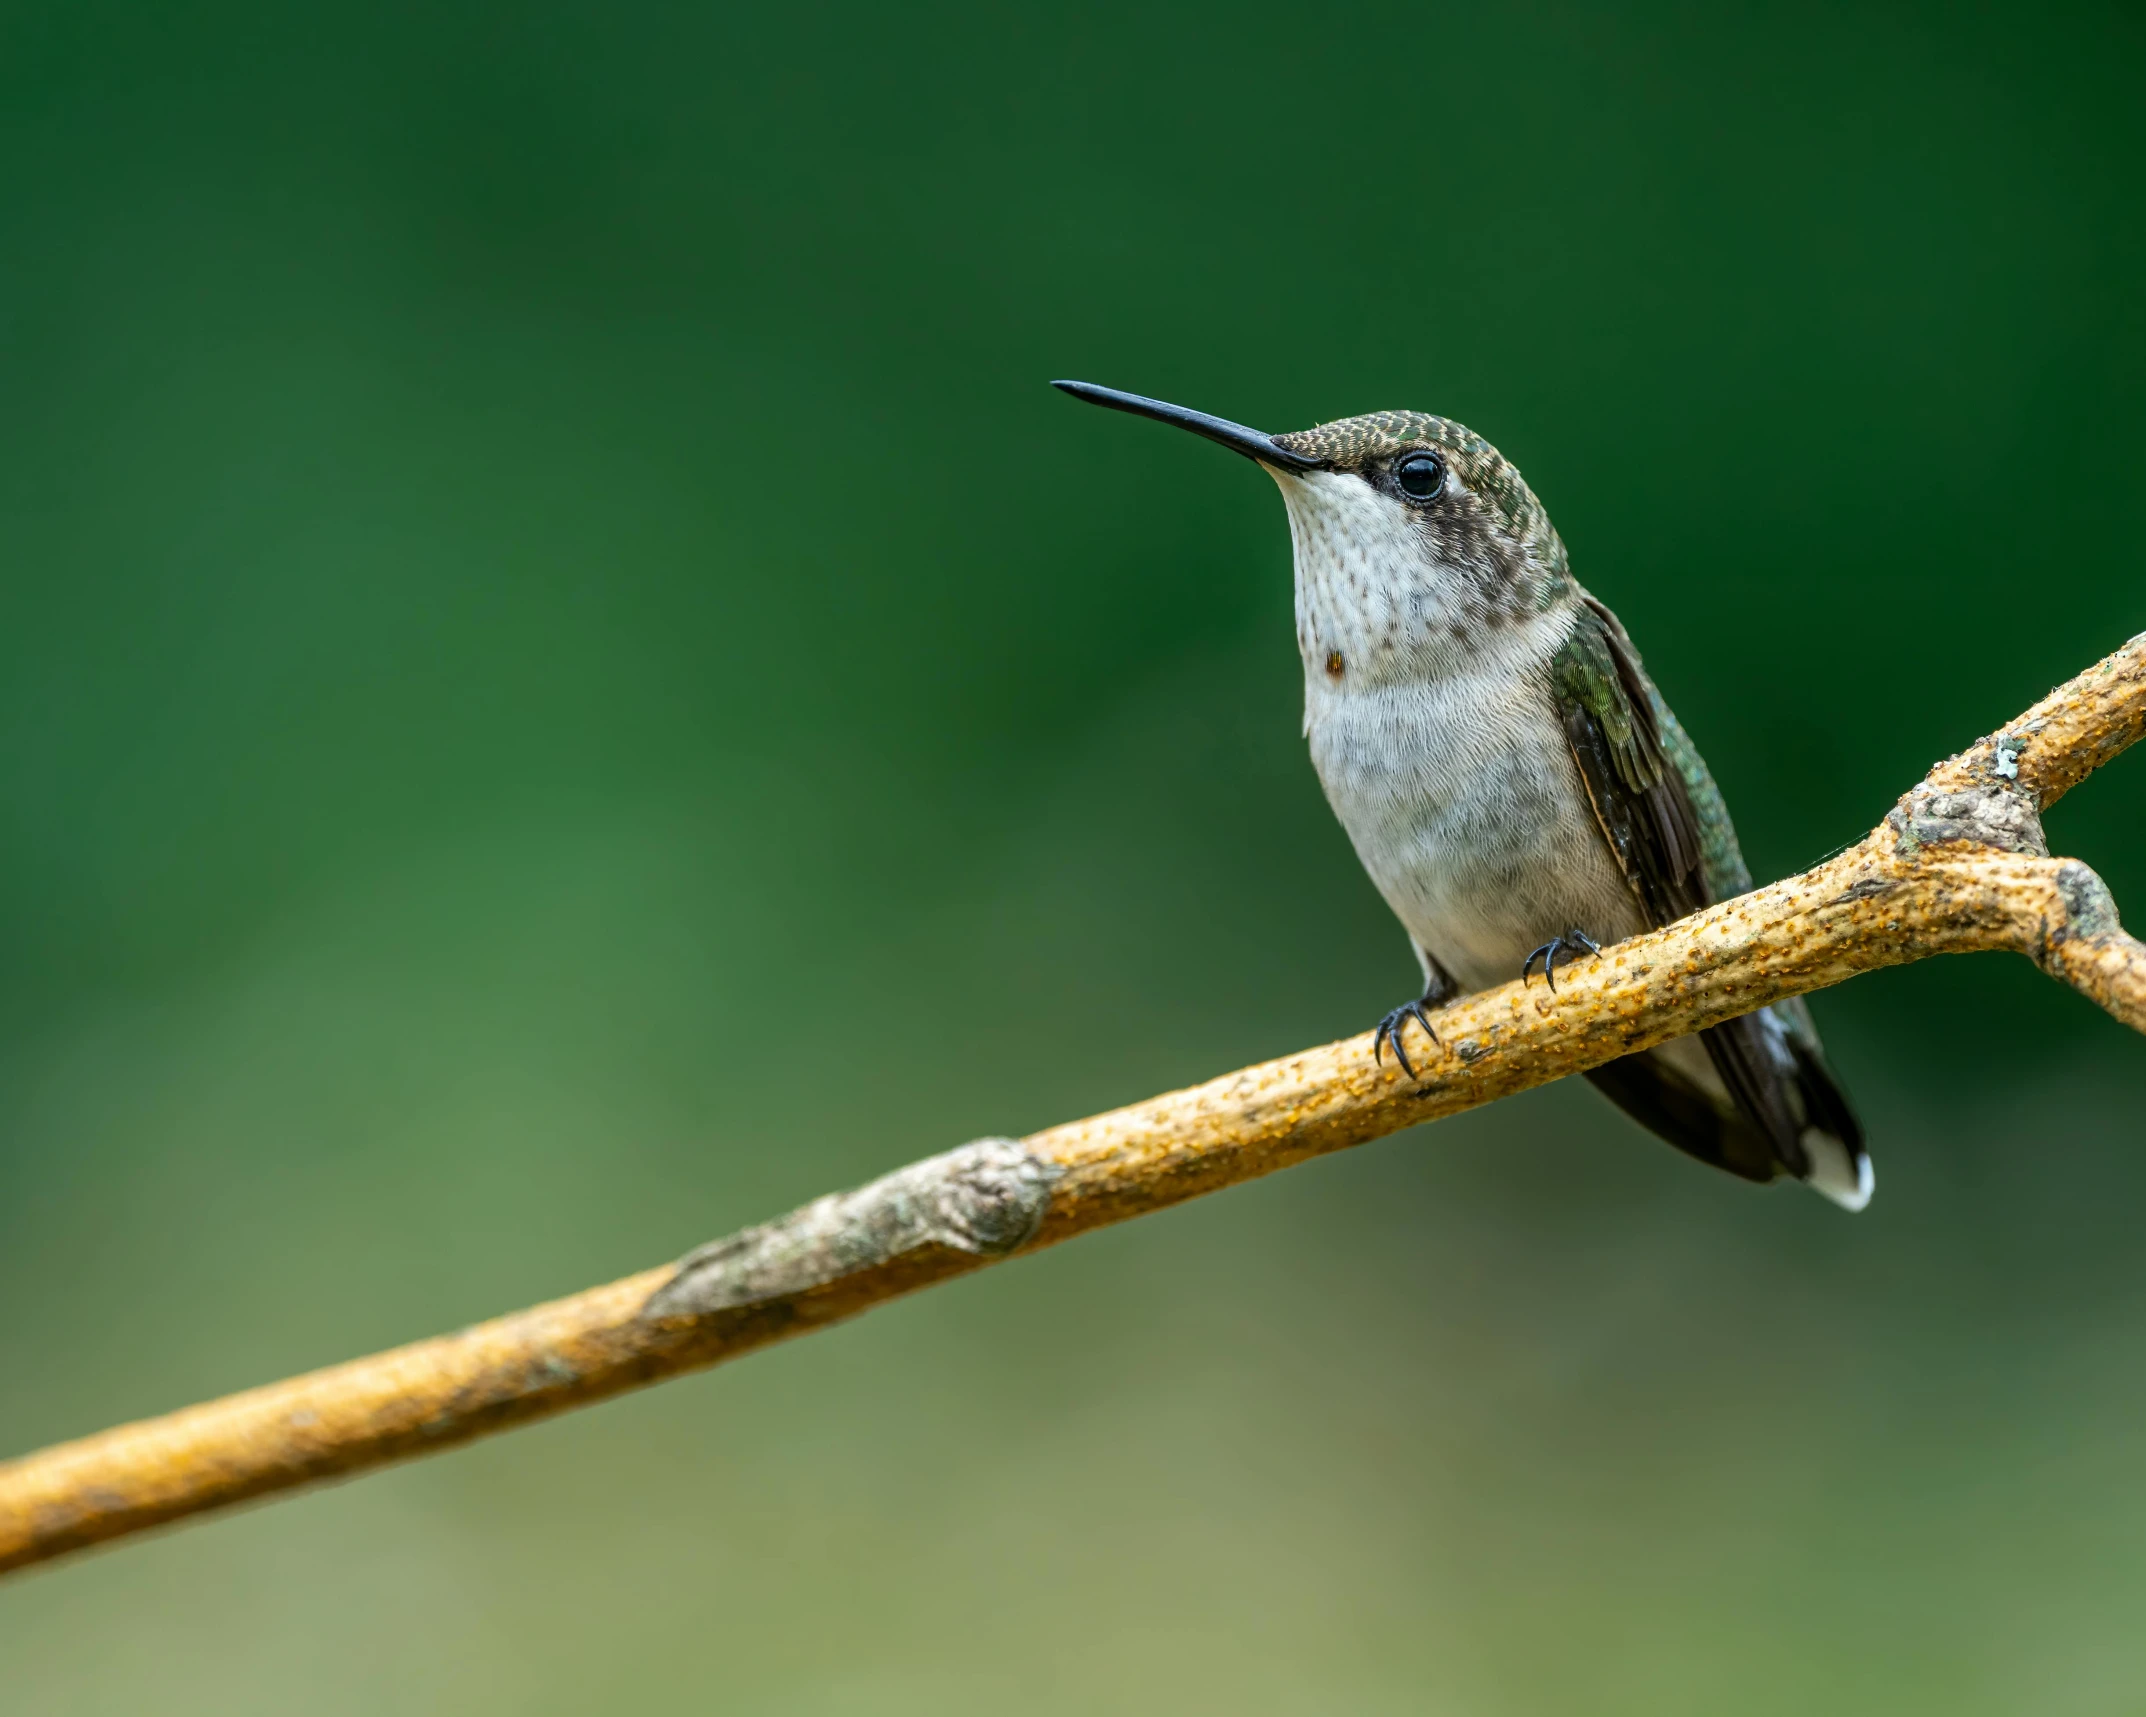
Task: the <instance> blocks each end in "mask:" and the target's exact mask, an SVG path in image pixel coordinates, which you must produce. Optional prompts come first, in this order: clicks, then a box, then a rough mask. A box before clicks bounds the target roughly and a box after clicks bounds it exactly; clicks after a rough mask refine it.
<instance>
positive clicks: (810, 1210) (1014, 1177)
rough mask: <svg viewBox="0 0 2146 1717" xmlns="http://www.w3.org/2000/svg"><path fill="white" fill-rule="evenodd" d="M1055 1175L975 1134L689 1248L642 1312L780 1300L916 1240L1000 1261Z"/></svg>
mask: <svg viewBox="0 0 2146 1717" xmlns="http://www.w3.org/2000/svg"><path fill="white" fill-rule="evenodd" d="M1063 1172H1064V1171H1063V1170H1061V1169H1060V1168H1059V1167H1058V1165H1057V1164H1055V1163H1050V1162H1046V1161H1044V1160H1043V1159H1042V1158H1041V1157H1038V1156H1036V1155H1035V1154H1034V1153H1032V1152H1030V1151H1029V1150H1028V1149H1027V1148H1026V1147H1024V1146H1023V1145H1021V1144H1020V1143H1018V1142H1017V1141H1015V1140H1013V1139H978V1140H976V1141H975V1142H974V1143H973V1144H967V1145H963V1146H962V1147H961V1148H960V1149H959V1150H952V1151H946V1152H942V1153H941V1154H940V1155H938V1156H935V1157H926V1158H925V1159H924V1160H923V1161H922V1162H919V1163H911V1164H910V1165H909V1166H908V1167H907V1168H902V1169H896V1170H895V1171H894V1173H892V1174H889V1175H882V1176H881V1177H880V1178H879V1179H878V1180H875V1181H873V1182H871V1183H870V1184H869V1185H866V1186H861V1187H858V1188H856V1189H855V1190H854V1191H851V1192H838V1193H832V1194H830V1195H829V1196H828V1197H826V1198H818V1199H814V1200H813V1201H812V1203H810V1204H808V1205H805V1206H803V1207H802V1208H801V1209H798V1210H793V1211H792V1212H791V1213H790V1214H789V1215H788V1216H785V1217H782V1218H780V1219H779V1220H777V1221H774V1222H766V1223H762V1224H761V1225H760V1226H759V1227H757V1228H747V1229H744V1230H743V1231H741V1232H740V1233H737V1234H730V1235H726V1236H724V1238H722V1239H721V1240H715V1241H711V1242H710V1243H709V1244H708V1245H706V1246H703V1247H700V1248H699V1249H698V1250H696V1251H693V1252H689V1253H687V1254H686V1256H685V1257H684V1258H682V1259H680V1260H679V1263H678V1267H677V1269H676V1270H675V1271H673V1272H672V1274H671V1278H670V1280H669V1281H667V1282H665V1283H664V1284H663V1286H661V1287H660V1288H658V1289H657V1290H656V1291H655V1293H653V1294H651V1295H650V1296H649V1299H648V1303H647V1304H646V1305H645V1306H644V1307H643V1308H642V1310H641V1316H642V1318H643V1319H644V1320H648V1319H653V1320H661V1319H669V1318H695V1317H701V1316H705V1315H706V1314H707V1313H710V1312H719V1311H728V1310H731V1309H734V1308H736V1307H739V1306H752V1305H761V1304H765V1303H767V1302H769V1301H773V1300H783V1299H788V1298H790V1297H792V1296H793V1295H797V1294H802V1293H805V1292H806V1291H808V1290H810V1289H813V1288H823V1287H825V1286H827V1285H828V1284H829V1283H830V1282H835V1281H838V1280H840V1279H841V1278H842V1277H844V1276H849V1275H854V1274H855V1273H857V1272H858V1271H860V1270H869V1269H874V1268H876V1267H877V1266H879V1265H882V1264H886V1263H888V1262H890V1261H892V1260H893V1259H895V1258H897V1257H899V1256H901V1255H902V1254H903V1253H906V1252H914V1251H916V1250H918V1249H919V1248H920V1247H924V1246H931V1245H938V1246H945V1247H949V1248H951V1249H952V1250H954V1251H956V1252H967V1253H970V1254H972V1255H974V1256H977V1257H982V1258H1001V1257H1004V1256H1005V1255H1006V1254H1007V1253H1009V1252H1012V1251H1016V1250H1018V1249H1019V1248H1020V1247H1021V1246H1023V1245H1025V1244H1026V1243H1027V1242H1028V1241H1029V1240H1031V1239H1033V1238H1034V1236H1035V1233H1036V1230H1037V1228H1038V1227H1040V1226H1041V1225H1042V1222H1043V1215H1044V1212H1045V1211H1046V1210H1047V1209H1048V1208H1049V1206H1050V1202H1051V1188H1052V1186H1053V1185H1054V1184H1055V1183H1056V1182H1057V1180H1058V1178H1059V1176H1060V1174H1061V1173H1063Z"/></svg>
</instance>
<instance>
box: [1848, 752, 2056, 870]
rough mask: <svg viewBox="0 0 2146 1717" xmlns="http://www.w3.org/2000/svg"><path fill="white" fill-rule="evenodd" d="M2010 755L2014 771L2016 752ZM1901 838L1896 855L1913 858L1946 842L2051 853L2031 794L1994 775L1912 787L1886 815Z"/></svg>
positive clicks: (2015, 768)
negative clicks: (1966, 783)
mask: <svg viewBox="0 0 2146 1717" xmlns="http://www.w3.org/2000/svg"><path fill="white" fill-rule="evenodd" d="M1997 755H1998V756H1999V757H2000V758H2001V757H2004V756H2007V755H2009V756H2010V757H2011V758H2012V761H2013V770H2014V773H2015V774H2016V773H2017V770H2018V756H2019V754H2018V752H2016V751H2013V752H2010V753H2007V752H2005V751H2004V750H2002V749H2000V750H1999V751H1998V753H1997ZM1885 820H1886V821H1887V822H1888V823H1890V824H1891V825H1892V827H1893V830H1894V832H1895V833H1896V834H1897V835H1898V836H1899V837H1900V856H1901V857H1903V858H1913V857H1914V856H1915V855H1916V853H1917V852H1918V851H1919V850H1920V849H1921V848H1923V847H1926V846H1938V845H1940V844H1942V843H1944V842H1947V841H1968V842H1971V843H1973V844H1974V845H1976V846H1983V847H1995V848H1996V849H1997V850H1998V851H2000V852H2008V853H2032V854H2034V855H2035V856H2036V857H2038V858H2047V857H2048V856H2049V842H2048V840H2047V839H2046V838H2045V837H2044V836H2043V834H2042V817H2041V812H2040V810H2039V809H2038V808H2037V807H2036V805H2035V803H2034V797H2033V795H2032V794H2030V793H2027V792H2025V791H2024V790H2022V789H2021V788H2020V787H2019V786H2018V785H2017V784H2016V782H2014V781H2010V780H2003V779H1999V780H1992V781H1986V782H1983V783H1981V784H1979V785H1976V786H1972V787H1932V786H1929V785H1928V784H1925V785H1923V786H1920V787H1914V788H1911V789H1910V790H1909V791H1908V792H1907V793H1905V794H1903V795H1902V796H1901V800H1900V803H1899V804H1897V805H1895V806H1894V807H1893V808H1892V810H1891V811H1890V812H1888V813H1887V814H1886V819H1885Z"/></svg>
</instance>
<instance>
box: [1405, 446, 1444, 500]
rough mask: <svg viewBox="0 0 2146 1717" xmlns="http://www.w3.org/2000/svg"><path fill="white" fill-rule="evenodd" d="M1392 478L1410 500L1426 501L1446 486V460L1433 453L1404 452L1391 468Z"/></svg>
mask: <svg viewBox="0 0 2146 1717" xmlns="http://www.w3.org/2000/svg"><path fill="white" fill-rule="evenodd" d="M1393 480H1394V481H1395V482H1396V483H1398V484H1400V485H1401V493H1402V494H1404V495H1406V496H1407V497H1408V498H1409V499H1410V500H1411V501H1428V500H1430V499H1432V498H1433V497H1434V496H1436V495H1437V493H1438V491H1439V490H1441V489H1443V488H1444V487H1445V486H1446V462H1445V461H1444V460H1443V459H1441V458H1439V457H1438V455H1437V454H1435V453H1405V454H1403V455H1402V456H1401V458H1400V460H1399V462H1398V463H1396V464H1395V466H1394V468H1393Z"/></svg>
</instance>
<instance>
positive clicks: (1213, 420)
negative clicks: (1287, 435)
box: [1051, 382, 1326, 471]
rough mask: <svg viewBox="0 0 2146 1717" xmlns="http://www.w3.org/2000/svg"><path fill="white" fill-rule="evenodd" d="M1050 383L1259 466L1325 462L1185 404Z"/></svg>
mask: <svg viewBox="0 0 2146 1717" xmlns="http://www.w3.org/2000/svg"><path fill="white" fill-rule="evenodd" d="M1051 386H1052V387H1054V388H1057V389H1059V390H1060V391H1061V392H1063V393H1069V394H1071V395H1072V396H1073V397H1074V398H1075V399H1084V400H1086V401H1088V403H1089V404H1090V405H1107V406H1109V407H1110V409H1111V410H1112V411H1129V412H1131V413H1132V414H1133V415H1134V416H1135V417H1152V418H1153V419H1154V420H1155V421H1156V422H1157V423H1174V424H1176V425H1177V427H1178V428H1180V429H1189V430H1191V431H1192V433H1193V434H1195V435H1204V436H1206V437H1207V439H1208V440H1209V441H1219V442H1221V443H1222V445H1223V446H1224V447H1227V448H1229V449H1230V450H1231V451H1232V452H1235V453H1242V454H1243V455H1244V456H1245V457H1246V458H1247V459H1257V460H1258V461H1259V462H1260V463H1261V464H1262V465H1275V466H1279V467H1280V468H1281V469H1282V470H1284V471H1316V470H1318V469H1319V468H1320V467H1321V466H1323V465H1324V464H1325V463H1326V461H1325V460H1323V459H1312V458H1308V457H1307V456H1305V455H1304V454H1302V453H1292V452H1291V451H1290V450H1289V449H1288V448H1286V447H1284V446H1283V445H1282V444H1281V443H1280V442H1279V441H1277V440H1275V439H1274V437H1273V436H1271V435H1262V434H1261V433H1260V432H1259V431H1258V430H1256V429H1247V428H1245V426H1244V425H1243V424H1241V423H1232V422H1230V421H1229V419H1227V418H1223V417H1209V416H1208V415H1207V413H1205V412H1204V411H1193V410H1192V409H1190V408H1189V407H1187V406H1182V405H1165V404H1164V403H1163V402H1162V401H1161V400H1159V399H1143V398H1142V397H1141V396H1140V395H1139V394H1136V393H1120V392H1119V391H1118V390H1117V389H1116V388H1104V387H1097V386H1096V385H1095V383H1093V382H1053V383H1051Z"/></svg>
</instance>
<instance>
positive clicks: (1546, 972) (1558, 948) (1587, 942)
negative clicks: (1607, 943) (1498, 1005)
mask: <svg viewBox="0 0 2146 1717" xmlns="http://www.w3.org/2000/svg"><path fill="white" fill-rule="evenodd" d="M1582 948H1585V949H1586V950H1587V951H1588V953H1590V954H1599V953H1601V952H1602V945H1601V944H1600V943H1599V942H1597V941H1596V940H1595V939H1594V938H1593V937H1592V936H1590V935H1588V934H1587V932H1586V931H1584V930H1567V931H1566V932H1565V933H1564V935H1562V936H1553V937H1551V938H1550V940H1549V941H1547V942H1545V943H1544V944H1543V945H1542V946H1541V947H1540V948H1538V949H1536V950H1535V952H1534V953H1532V954H1530V955H1529V956H1528V957H1527V958H1526V959H1525V960H1523V961H1521V962H1520V981H1521V983H1523V984H1525V983H1526V982H1527V981H1528V978H1529V977H1530V976H1531V975H1532V973H1533V972H1534V970H1535V962H1536V961H1537V960H1540V961H1541V962H1542V976H1543V982H1544V983H1546V984H1548V985H1549V986H1550V988H1551V990H1552V991H1553V992H1554V991H1555V990H1556V989H1557V957H1558V955H1560V954H1573V953H1577V952H1578V951H1579V950H1580V949H1582Z"/></svg>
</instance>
